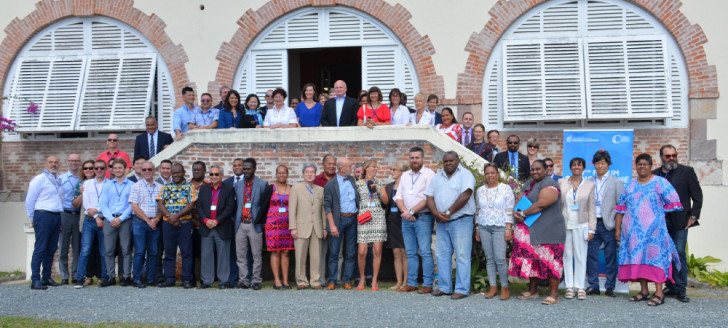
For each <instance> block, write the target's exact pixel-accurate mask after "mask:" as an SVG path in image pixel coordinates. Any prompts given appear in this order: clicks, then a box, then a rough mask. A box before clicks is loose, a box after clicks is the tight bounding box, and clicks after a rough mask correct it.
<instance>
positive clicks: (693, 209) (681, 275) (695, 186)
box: [652, 144, 703, 303]
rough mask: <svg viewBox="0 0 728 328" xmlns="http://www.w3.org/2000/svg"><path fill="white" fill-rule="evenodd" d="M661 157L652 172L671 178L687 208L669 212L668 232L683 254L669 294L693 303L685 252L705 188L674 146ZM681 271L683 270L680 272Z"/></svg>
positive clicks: (669, 288)
mask: <svg viewBox="0 0 728 328" xmlns="http://www.w3.org/2000/svg"><path fill="white" fill-rule="evenodd" d="M660 159H661V160H662V167H661V168H658V169H656V170H654V171H652V174H654V175H659V176H661V177H663V178H665V179H667V181H669V182H670V183H671V184H672V186H673V187H675V191H677V194H678V195H679V196H680V203H682V207H683V210H682V211H675V212H669V213H666V215H665V223H666V224H667V231H668V232H669V233H670V237H671V238H672V241H673V242H674V243H675V247H676V248H677V254H678V255H679V256H680V266H681V267H680V268H678V267H677V266H676V265H675V262H673V264H672V277H673V278H674V279H675V283H672V282H670V281H668V282H667V284H666V286H665V287H667V288H666V291H665V295H666V296H674V297H676V298H677V300H678V301H680V302H684V303H686V302H690V297H688V296H687V294H686V293H685V287H687V283H688V262H687V255H686V254H685V247H686V246H687V242H688V228H690V227H694V226H698V225H699V223H698V219H699V218H700V209H701V208H702V207H703V190H702V189H701V188H700V183H699V182H698V176H697V175H695V170H693V168H692V167H690V166H686V165H680V164H678V163H677V148H675V146H673V145H669V144H668V145H664V146H662V148H660ZM678 270H679V271H678Z"/></svg>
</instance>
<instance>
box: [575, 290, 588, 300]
mask: <svg viewBox="0 0 728 328" xmlns="http://www.w3.org/2000/svg"><path fill="white" fill-rule="evenodd" d="M576 298H578V299H579V300H581V301H583V300H585V299H586V291H585V290H583V289H579V291H578V292H577V293H576Z"/></svg>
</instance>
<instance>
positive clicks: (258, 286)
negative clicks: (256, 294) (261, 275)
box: [253, 282, 260, 290]
mask: <svg viewBox="0 0 728 328" xmlns="http://www.w3.org/2000/svg"><path fill="white" fill-rule="evenodd" d="M253 290H260V283H257V282H254V283H253Z"/></svg>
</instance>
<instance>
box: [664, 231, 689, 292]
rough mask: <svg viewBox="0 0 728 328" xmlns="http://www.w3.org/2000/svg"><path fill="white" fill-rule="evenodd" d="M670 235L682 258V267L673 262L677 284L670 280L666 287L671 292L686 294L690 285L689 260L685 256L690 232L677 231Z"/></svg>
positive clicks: (673, 271) (673, 272)
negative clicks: (686, 288)
mask: <svg viewBox="0 0 728 328" xmlns="http://www.w3.org/2000/svg"><path fill="white" fill-rule="evenodd" d="M678 229H679V228H678ZM669 233H670V238H672V241H673V242H674V243H675V248H677V255H678V256H680V267H679V268H678V267H677V265H676V264H675V262H674V261H673V262H672V279H674V280H675V283H674V284H673V283H672V282H670V280H668V281H667V283H666V286H667V288H670V290H671V291H675V292H677V293H684V292H685V287H687V285H688V259H687V257H686V256H687V255H686V254H685V247H686V246H687V243H688V230H687V229H679V230H676V231H669ZM678 269H679V270H678Z"/></svg>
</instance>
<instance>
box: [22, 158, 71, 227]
mask: <svg viewBox="0 0 728 328" xmlns="http://www.w3.org/2000/svg"><path fill="white" fill-rule="evenodd" d="M62 192H63V191H62V188H61V179H60V178H59V177H57V176H53V175H51V174H50V173H48V171H46V170H43V173H41V174H39V175H36V176H35V177H34V178H33V180H30V185H29V186H28V194H27V195H26V196H25V211H26V212H27V213H28V218H30V221H33V213H35V211H36V210H43V211H50V212H61V211H63V204H62V202H61V197H63V196H62V195H61V193H62Z"/></svg>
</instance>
